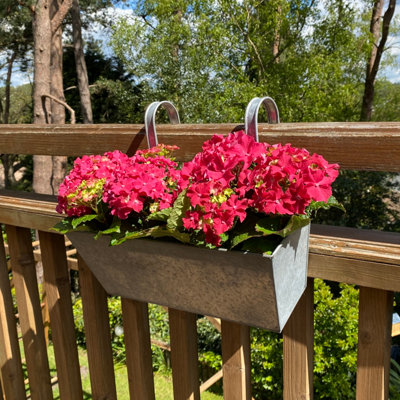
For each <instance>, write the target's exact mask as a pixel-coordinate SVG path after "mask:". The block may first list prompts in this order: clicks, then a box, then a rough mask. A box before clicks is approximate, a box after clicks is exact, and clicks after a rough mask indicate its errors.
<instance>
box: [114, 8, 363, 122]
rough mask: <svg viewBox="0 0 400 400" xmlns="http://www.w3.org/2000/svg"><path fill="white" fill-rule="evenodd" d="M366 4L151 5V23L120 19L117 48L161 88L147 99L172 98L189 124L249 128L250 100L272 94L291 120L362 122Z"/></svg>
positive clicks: (148, 90)
mask: <svg viewBox="0 0 400 400" xmlns="http://www.w3.org/2000/svg"><path fill="white" fill-rule="evenodd" d="M363 6H364V8H363V9H362V10H361V11H359V9H358V8H356V7H355V6H354V5H352V4H351V3H349V2H345V1H343V0H336V1H333V2H332V1H320V2H318V4H317V2H304V1H300V0H291V1H283V0H274V1H268V2H260V1H256V0H245V1H241V2H232V1H229V0H220V1H218V2H214V1H211V0H203V1H199V0H181V1H179V2H176V1H172V0H159V1H152V0H141V1H138V2H137V3H136V7H135V8H134V14H135V15H137V16H140V17H141V19H139V18H132V19H128V18H122V19H120V20H119V21H118V22H117V23H116V24H115V26H114V27H113V36H112V41H111V44H112V46H113V49H114V51H115V53H116V54H117V55H118V57H120V58H121V60H122V61H123V63H124V65H126V66H127V68H128V70H129V71H131V72H132V73H134V74H135V76H136V77H137V79H138V80H139V81H140V82H151V85H147V86H146V87H144V91H143V96H144V102H145V103H146V102H149V101H151V100H153V99H155V98H160V99H163V98H168V99H169V100H171V101H173V102H174V103H175V104H176V105H177V106H178V108H179V110H180V112H181V114H182V119H183V120H184V121H185V122H226V121H240V120H242V118H243V113H244V112H243V110H244V109H245V107H246V105H247V103H248V101H249V100H250V99H251V98H252V97H254V96H256V95H265V94H268V95H270V96H272V97H273V98H274V99H275V100H276V101H277V104H278V106H279V109H280V112H281V117H282V120H284V121H332V120H338V121H343V120H355V119H357V118H358V115H359V100H360V89H361V86H362V84H363V82H362V81H361V80H360V77H362V76H363V74H364V69H365V57H366V54H367V51H368V49H369V46H370V43H369V40H368V36H366V35H365V34H364V33H365V32H367V31H368V29H367V27H368V26H369V25H368V21H366V20H365V19H363V16H364V14H363V13H364V12H365V10H368V7H369V6H368V7H367V5H366V4H365V5H363ZM194 27H195V29H194ZM274 42H276V44H277V46H278V47H277V49H276V51H275V52H274V51H273V50H272V45H271V44H272V43H274ZM139 54H140V57H138V55H139ZM200 93H201V95H200V96H199V94H200ZM204 98H206V99H207V101H204Z"/></svg>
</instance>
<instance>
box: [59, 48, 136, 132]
mask: <svg viewBox="0 0 400 400" xmlns="http://www.w3.org/2000/svg"><path fill="white" fill-rule="evenodd" d="M85 61H86V66H87V70H88V78H89V84H90V85H91V87H90V91H91V101H92V111H93V120H94V122H95V123H121V124H123V123H141V122H142V121H143V106H142V104H141V98H142V95H141V91H142V89H141V86H140V85H137V84H135V83H134V79H133V75H132V74H129V73H127V71H126V69H125V68H124V66H123V65H122V63H121V61H120V60H119V59H117V58H115V57H107V56H105V55H104V54H103V52H102V50H101V48H100V45H99V44H98V43H96V42H94V41H89V42H88V43H87V46H86V51H85ZM63 63H64V68H63V76H64V87H65V88H66V90H65V97H66V101H67V103H68V104H69V105H70V106H71V107H72V108H73V109H74V110H75V112H76V119H77V122H81V121H82V115H81V108H80V98H79V92H78V86H77V85H78V83H77V77H76V69H75V68H76V67H75V59H74V55H73V49H72V48H71V47H66V48H65V49H64V59H63Z"/></svg>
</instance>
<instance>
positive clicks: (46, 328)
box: [42, 289, 50, 347]
mask: <svg viewBox="0 0 400 400" xmlns="http://www.w3.org/2000/svg"><path fill="white" fill-rule="evenodd" d="M42 305H43V306H42V319H43V328H44V340H45V342H46V346H47V347H48V346H49V333H50V314H49V303H48V301H47V293H46V290H45V289H44V290H42Z"/></svg>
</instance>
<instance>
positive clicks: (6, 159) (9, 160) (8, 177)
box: [1, 52, 17, 189]
mask: <svg viewBox="0 0 400 400" xmlns="http://www.w3.org/2000/svg"><path fill="white" fill-rule="evenodd" d="M16 57H17V53H16V52H13V53H12V55H11V56H10V58H9V59H8V60H7V61H8V67H7V77H6V86H5V99H4V110H3V111H4V114H3V124H8V123H9V122H10V121H9V119H10V97H11V76H12V68H13V65H14V61H15V58H16ZM14 161H15V155H13V154H2V155H1V162H2V164H3V172H4V187H5V188H6V189H10V188H12V187H13V186H14V185H15V177H14V167H13V165H14Z"/></svg>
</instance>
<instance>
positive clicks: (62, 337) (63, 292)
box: [39, 231, 83, 400]
mask: <svg viewBox="0 0 400 400" xmlns="http://www.w3.org/2000/svg"><path fill="white" fill-rule="evenodd" d="M39 238H40V250H41V255H42V263H43V270H44V278H45V284H44V286H45V290H46V296H47V302H48V307H49V314H50V321H51V332H52V341H53V345H54V354H55V359H56V366H57V376H58V386H59V390H60V397H61V398H62V399H69V400H75V399H76V400H80V399H82V396H83V393H82V383H81V374H80V366H79V359H78V349H77V345H76V338H75V324H74V318H73V314H72V302H71V287H70V282H69V271H68V265H67V258H66V254H65V241H64V237H63V236H61V235H57V234H54V233H48V232H41V231H39Z"/></svg>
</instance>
